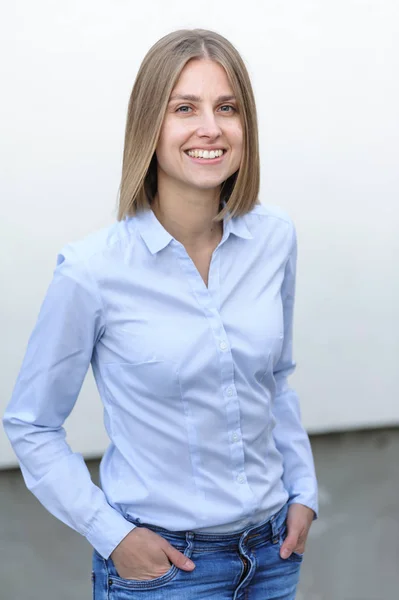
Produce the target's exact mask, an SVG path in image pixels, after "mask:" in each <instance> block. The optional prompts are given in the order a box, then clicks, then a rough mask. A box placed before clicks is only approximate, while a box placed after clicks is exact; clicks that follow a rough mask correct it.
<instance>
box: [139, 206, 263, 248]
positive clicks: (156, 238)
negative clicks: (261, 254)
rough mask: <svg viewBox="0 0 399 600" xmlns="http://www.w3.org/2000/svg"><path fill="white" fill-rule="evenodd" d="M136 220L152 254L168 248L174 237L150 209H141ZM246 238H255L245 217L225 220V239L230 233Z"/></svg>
mask: <svg viewBox="0 0 399 600" xmlns="http://www.w3.org/2000/svg"><path fill="white" fill-rule="evenodd" d="M133 218H134V219H135V220H136V223H137V227H138V230H139V233H140V235H141V237H142V239H143V240H144V242H145V244H146V246H147V248H148V249H149V251H150V252H151V254H156V253H157V252H159V251H160V250H163V249H164V248H166V246H167V245H168V244H170V242H171V241H172V240H174V237H173V236H172V235H171V234H170V233H168V232H167V231H166V229H165V228H164V227H163V225H161V223H160V222H159V221H158V219H157V218H156V216H155V214H154V213H153V211H152V210H151V208H150V209H146V210H141V211H138V212H137V213H136V215H135V216H134V217H133ZM231 233H232V234H233V235H236V236H237V237H241V238H244V239H246V240H251V239H253V235H252V234H251V232H250V231H249V229H248V227H247V224H246V222H245V218H244V217H233V218H231V219H228V218H227V216H226V217H225V218H224V220H223V240H224V241H225V240H227V238H228V237H229V235H230V234H231Z"/></svg>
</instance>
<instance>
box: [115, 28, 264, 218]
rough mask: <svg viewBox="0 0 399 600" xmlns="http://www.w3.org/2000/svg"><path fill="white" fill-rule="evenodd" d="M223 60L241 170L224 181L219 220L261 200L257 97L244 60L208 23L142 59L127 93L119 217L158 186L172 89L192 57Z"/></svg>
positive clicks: (139, 206) (145, 203)
mask: <svg viewBox="0 0 399 600" xmlns="http://www.w3.org/2000/svg"><path fill="white" fill-rule="evenodd" d="M203 58H206V59H210V60H214V61H215V62H217V63H219V64H220V65H221V66H222V67H223V68H224V69H225V71H226V74H227V78H228V80H229V82H230V85H231V86H232V88H233V91H234V94H235V96H236V98H237V107H238V111H239V114H240V116H241V121H242V126H243V152H242V158H241V163H240V167H239V169H238V171H236V173H234V174H233V175H231V176H230V177H229V178H228V179H227V180H226V181H224V182H223V183H222V186H221V196H220V201H221V205H220V206H221V207H222V209H221V210H220V212H219V213H218V215H217V216H216V218H215V220H216V221H220V220H222V219H223V218H224V216H225V215H226V214H227V213H230V215H231V216H236V215H243V214H245V213H247V212H249V211H250V210H251V209H252V208H253V206H254V205H255V204H259V200H258V194H259V180H260V165H259V142H258V125H257V117H256V107H255V99H254V94H253V90H252V85H251V81H250V78H249V75H248V71H247V69H246V67H245V64H244V61H243V59H242V58H241V56H240V54H239V53H238V51H237V50H236V49H235V48H234V46H233V45H232V44H231V43H230V42H229V41H228V40H226V38H224V37H223V36H222V35H220V34H218V33H216V32H213V31H208V30H205V29H192V30H190V29H182V30H179V31H174V32H172V33H169V34H168V35H166V36H164V37H163V38H161V39H160V40H159V41H158V42H156V44H154V46H152V48H151V49H150V50H149V51H148V53H147V54H146V56H145V57H144V60H143V62H142V63H141V66H140V69H139V71H138V73H137V77H136V80H135V82H134V85H133V89H132V93H131V95H130V99H129V106H128V113H127V121H126V130H125V143H124V151H123V164H122V178H121V184H120V196H119V207H118V220H119V221H121V220H122V219H124V218H125V217H126V216H128V215H134V214H135V213H136V211H140V210H146V209H148V208H149V207H150V205H151V202H152V200H153V198H154V196H155V193H156V191H157V159H156V155H155V150H156V147H157V143H158V139H159V135H160V131H161V127H162V123H163V119H164V115H165V113H166V109H167V106H168V102H169V98H170V95H171V92H172V90H173V88H174V86H175V84H176V82H177V80H178V78H179V76H180V73H181V71H182V70H183V68H184V66H185V65H186V64H187V63H188V61H189V60H191V59H203Z"/></svg>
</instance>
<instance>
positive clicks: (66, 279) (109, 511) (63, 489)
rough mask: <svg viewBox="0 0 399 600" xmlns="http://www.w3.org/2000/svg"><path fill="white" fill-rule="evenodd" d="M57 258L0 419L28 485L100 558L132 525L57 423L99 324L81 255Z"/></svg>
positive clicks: (97, 302) (98, 307) (74, 392)
mask: <svg viewBox="0 0 399 600" xmlns="http://www.w3.org/2000/svg"><path fill="white" fill-rule="evenodd" d="M57 262H58V264H57V267H56V269H55V272H54V277H53V280H52V281H51V283H50V286H49V288H48V291H47V294H46V297H45V299H44V302H43V304H42V306H41V309H40V313H39V317H38V320H37V323H36V325H35V328H34V330H33V332H32V334H31V337H30V339H29V342H28V346H27V350H26V353H25V357H24V360H23V363H22V367H21V369H20V372H19V375H18V378H17V381H16V384H15V387H14V391H13V394H12V398H11V400H10V403H9V405H8V407H7V410H6V412H5V415H4V418H3V423H4V428H5V431H6V433H7V435H8V437H9V440H10V442H11V444H12V446H13V448H14V451H15V453H16V455H17V457H18V459H19V462H20V466H21V471H22V474H23V477H24V480H25V483H26V486H27V487H28V489H29V490H30V491H31V492H32V493H33V494H34V495H35V496H36V497H37V498H38V500H39V501H40V502H41V503H42V504H43V505H44V506H45V508H47V510H48V511H49V512H51V513H52V514H53V515H54V516H56V517H57V518H58V519H60V520H61V521H63V522H64V523H66V524H67V525H69V526H70V527H72V528H73V529H75V530H76V531H78V532H79V533H80V534H82V535H84V536H85V537H86V538H87V540H88V541H89V542H90V543H91V544H92V546H94V548H96V550H97V551H98V552H99V553H100V554H101V555H102V556H103V557H105V558H108V556H109V555H110V554H111V552H112V550H113V549H114V548H115V547H116V546H117V545H118V544H119V542H120V541H121V540H122V539H123V538H124V537H125V536H126V535H127V534H128V533H129V532H130V531H131V530H132V529H133V528H134V527H135V526H134V525H133V524H131V523H129V522H128V521H126V519H124V518H123V516H122V515H121V514H120V513H119V512H118V511H116V510H115V509H114V508H112V507H111V506H110V505H109V504H108V502H107V500H106V498H105V495H104V493H103V492H102V490H101V489H100V488H98V487H97V486H95V485H94V484H93V482H92V481H91V478H90V473H89V471H88V469H87V467H86V465H85V462H84V460H83V458H82V456H81V455H80V454H77V453H74V452H72V450H71V448H70V447H69V445H68V444H67V442H66V441H65V430H64V428H63V424H64V421H65V419H66V418H67V417H68V415H69V414H70V412H71V411H72V409H73V407H74V405H75V402H76V400H77V397H78V395H79V392H80V389H81V386H82V384H83V380H84V378H85V375H86V373H87V370H88V368H89V365H90V361H91V356H92V352H93V348H94V346H95V344H96V342H97V340H98V339H99V338H100V337H101V335H102V333H103V331H104V328H105V323H104V312H103V308H102V304H101V299H100V297H99V294H98V290H97V288H96V284H95V282H94V280H93V279H92V278H91V277H90V274H89V272H88V271H87V270H86V268H85V267H84V265H83V263H82V261H80V262H79V261H76V260H71V259H66V260H65V256H64V255H59V256H58V261H57Z"/></svg>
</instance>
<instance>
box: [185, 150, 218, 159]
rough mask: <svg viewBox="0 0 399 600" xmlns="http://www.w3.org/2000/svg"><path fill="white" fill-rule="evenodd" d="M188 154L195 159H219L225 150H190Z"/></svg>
mask: <svg viewBox="0 0 399 600" xmlns="http://www.w3.org/2000/svg"><path fill="white" fill-rule="evenodd" d="M187 154H188V155H189V156H192V157H193V158H205V159H210V158H219V156H222V154H223V150H189V151H188V152H187Z"/></svg>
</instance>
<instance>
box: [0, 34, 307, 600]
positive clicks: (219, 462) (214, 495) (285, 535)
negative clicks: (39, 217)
mask: <svg viewBox="0 0 399 600" xmlns="http://www.w3.org/2000/svg"><path fill="white" fill-rule="evenodd" d="M258 189H259V155H258V134H257V122H256V110H255V103H254V98H253V92H252V88H251V84H250V81H249V77H248V74H247V71H246V69H245V66H244V63H243V61H242V59H241V58H240V56H239V54H238V52H237V51H236V50H235V48H234V47H233V46H232V45H231V44H230V43H229V42H228V41H227V40H226V39H225V38H223V37H222V36H220V35H218V34H216V33H214V32H210V31H205V30H187V31H186V30H184V31H177V32H174V33H171V34H169V35H167V36H165V37H164V38H162V39H161V40H159V41H158V42H157V43H156V44H155V45H154V46H153V47H152V48H151V50H150V51H149V52H148V54H147V56H146V57H145V58H144V61H143V63H142V65H141V67H140V70H139V73H138V75H137V79H136V82H135V85H134V87H133V91H132V94H131V98H130V103H129V110H128V119H127V125H126V137H125V148H124V157H123V173H122V183H121V191H120V205H119V214H118V220H117V222H116V223H115V224H113V225H112V226H111V227H108V228H106V229H103V230H101V231H99V232H97V233H95V234H94V235H90V236H88V237H87V238H86V239H84V240H82V241H81V242H79V243H73V244H70V245H68V246H67V247H66V248H64V249H63V251H62V252H61V253H60V254H59V256H58V264H57V267H56V269H55V272H54V278H53V280H52V282H51V285H50V287H49V290H48V292H47V295H46V298H45V300H44V303H43V305H42V308H41V311H40V315H39V319H38V322H37V325H36V327H35V329H34V331H33V334H32V336H31V338H30V341H29V344H28V348H27V352H26V356H25V359H24V362H23V365H22V368H21V371H20V374H19V377H18V380H17V383H16V386H15V389H14V393H13V397H12V399H11V402H10V404H9V406H8V409H7V411H6V415H5V417H4V424H5V428H6V431H7V434H8V436H9V438H10V440H11V443H12V444H13V446H14V449H15V452H16V454H17V455H18V457H19V460H20V463H21V469H22V473H23V475H24V478H25V481H26V484H27V486H28V488H29V489H30V490H31V491H32V492H33V493H34V494H35V495H36V496H37V498H38V499H39V500H40V501H41V502H42V503H43V504H44V506H46V507H47V509H48V510H49V511H50V512H52V513H53V514H54V515H55V516H57V517H58V518H59V519H61V520H62V521H63V522H64V523H67V524H68V525H69V526H71V527H73V528H74V529H75V530H77V531H79V532H80V533H81V534H83V535H85V536H86V538H87V539H88V541H89V542H90V543H91V544H92V546H93V547H94V553H93V593H94V598H95V599H96V600H103V599H105V598H112V599H114V600H119V599H127V598H131V597H132V598H138V597H140V598H143V600H144V599H146V598H148V599H151V600H158V599H160V600H161V599H164V598H173V599H184V600H191V599H193V600H194V599H198V600H200V599H201V600H202V599H203V598H207V597H212V598H215V599H217V600H228V599H229V600H231V599H233V598H234V599H237V600H239V599H244V598H247V597H249V596H248V594H250V597H251V598H252V600H260V599H262V600H266V599H267V600H269V599H280V600H291V599H293V598H294V597H295V589H296V585H297V582H298V577H299V569H300V563H301V560H302V555H303V551H304V546H305V541H306V537H307V534H308V531H309V527H310V525H311V522H312V520H313V519H314V518H315V515H316V512H317V506H316V503H317V499H316V495H317V492H316V487H317V486H316V479H315V474H314V467H313V460H312V454H311V449H310V445H309V440H308V437H307V435H306V433H305V431H304V429H303V427H302V425H301V423H300V416H299V407H298V398H297V395H296V393H295V392H294V391H293V390H292V389H290V388H289V387H288V384H287V377H288V375H289V374H291V373H292V371H293V370H294V367H295V363H294V362H293V359H292V319H293V304H294V288H295V264H296V236H295V229H294V226H293V223H292V221H291V220H290V219H289V217H288V216H286V215H285V214H284V213H283V212H282V211H280V210H278V209H275V208H274V209H271V208H265V207H263V206H262V205H261V204H260V203H259V201H258ZM90 363H91V364H92V368H93V372H94V376H95V378H96V382H97V386H98V390H99V393H100V396H101V398H102V402H103V404H104V411H105V412H104V414H105V426H106V429H107V432H108V435H109V438H110V441H111V443H110V446H109V447H108V449H107V451H106V452H105V455H104V457H103V459H102V461H101V466H100V473H101V486H102V489H99V488H98V487H97V486H95V485H94V484H93V483H92V481H91V479H90V475H89V472H88V470H87V468H86V466H85V464H84V461H83V459H82V457H81V456H80V455H78V454H76V453H73V452H72V450H71V449H70V448H69V446H68V445H67V443H66V442H65V432H64V429H63V427H62V425H63V423H64V421H65V419H66V417H67V416H68V415H69V413H70V412H71V410H72V408H73V405H74V403H75V401H76V398H77V396H78V394H79V390H80V387H81V385H82V382H83V380H84V377H85V374H86V372H87V369H88V367H89V365H90ZM190 559H191V560H190Z"/></svg>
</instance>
